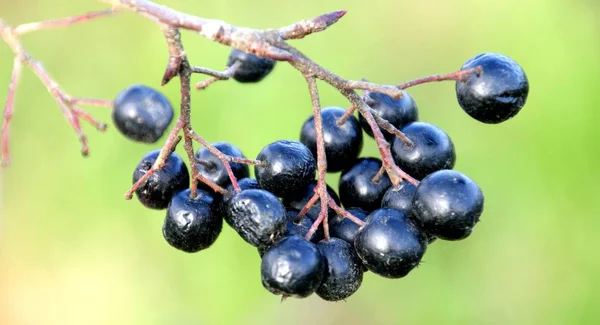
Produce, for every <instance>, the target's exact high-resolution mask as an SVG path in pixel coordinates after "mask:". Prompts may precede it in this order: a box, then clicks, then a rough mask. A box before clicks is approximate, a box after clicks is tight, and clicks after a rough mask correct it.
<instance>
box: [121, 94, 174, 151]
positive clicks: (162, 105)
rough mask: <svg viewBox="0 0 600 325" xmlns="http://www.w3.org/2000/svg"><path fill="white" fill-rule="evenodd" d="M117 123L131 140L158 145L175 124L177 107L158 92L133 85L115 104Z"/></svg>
mask: <svg viewBox="0 0 600 325" xmlns="http://www.w3.org/2000/svg"><path fill="white" fill-rule="evenodd" d="M112 118H113V122H114V123H115V125H116V126H117V129H118V130H119V131H120V132H121V133H122V134H123V135H124V136H126V137H127V138H129V139H131V140H133V141H138V142H144V143H154V142H156V141H158V139H160V137H162V135H163V133H165V130H166V129H167V127H168V126H169V124H171V121H172V120H173V107H172V106H171V103H169V100H167V98H166V97H165V96H164V95H163V94H161V93H159V92H158V91H156V90H154V89H152V88H150V87H146V86H142V85H133V86H131V87H129V88H127V89H125V90H123V91H121V92H120V93H119V94H118V95H117V98H116V99H115V102H114V108H113V111H112Z"/></svg>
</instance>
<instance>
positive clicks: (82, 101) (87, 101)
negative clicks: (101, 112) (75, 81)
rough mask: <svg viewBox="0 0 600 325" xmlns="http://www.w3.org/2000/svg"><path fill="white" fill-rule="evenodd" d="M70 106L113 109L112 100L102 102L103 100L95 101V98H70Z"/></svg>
mask: <svg viewBox="0 0 600 325" xmlns="http://www.w3.org/2000/svg"><path fill="white" fill-rule="evenodd" d="M69 103H70V104H71V105H86V106H98V107H107V108H113V105H114V102H113V101H112V100H103V99H95V98H80V97H71V100H70V101H69Z"/></svg>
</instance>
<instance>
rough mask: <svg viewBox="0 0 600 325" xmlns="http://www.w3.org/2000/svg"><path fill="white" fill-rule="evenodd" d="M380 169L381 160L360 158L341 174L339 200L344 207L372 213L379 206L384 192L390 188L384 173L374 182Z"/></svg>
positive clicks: (388, 180) (390, 184)
mask: <svg viewBox="0 0 600 325" xmlns="http://www.w3.org/2000/svg"><path fill="white" fill-rule="evenodd" d="M379 169H381V160H379V159H377V158H361V159H359V160H358V161H357V162H356V164H354V166H352V167H351V168H350V169H347V170H345V171H344V172H343V173H342V177H341V178H340V184H339V189H340V190H339V194H340V200H341V201H342V204H343V205H344V206H345V207H357V208H362V209H365V210H367V211H373V210H375V209H377V208H379V207H380V206H381V199H382V198H383V195H384V194H385V191H387V189H388V188H389V187H390V186H392V182H390V178H389V177H388V175H387V174H386V173H384V174H383V176H382V177H381V178H380V179H379V181H377V182H374V181H373V178H374V177H375V176H376V175H377V173H378V172H379Z"/></svg>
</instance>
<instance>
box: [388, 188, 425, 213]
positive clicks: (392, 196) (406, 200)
mask: <svg viewBox="0 0 600 325" xmlns="http://www.w3.org/2000/svg"><path fill="white" fill-rule="evenodd" d="M416 188H417V187H416V186H414V185H413V184H411V183H409V182H407V181H403V182H402V183H400V184H398V187H393V186H392V187H390V188H389V189H388V190H387V192H385V195H384V196H383V200H381V207H382V208H391V209H397V210H400V211H403V212H404V213H406V214H410V213H411V210H412V198H413V195H414V193H415V189H416Z"/></svg>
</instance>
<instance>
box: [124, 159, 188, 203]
mask: <svg viewBox="0 0 600 325" xmlns="http://www.w3.org/2000/svg"><path fill="white" fill-rule="evenodd" d="M159 153H160V150H154V151H151V152H149V153H147V154H146V155H145V156H144V157H143V158H142V160H141V161H140V163H139V164H138V165H137V167H136V168H135V171H134V172H133V183H134V184H135V183H136V182H137V181H138V180H139V179H140V178H142V177H143V176H144V175H145V174H146V172H148V171H149V170H150V169H151V168H152V165H153V164H154V162H155V161H156V159H157V158H158V155H159ZM189 186H190V175H189V173H188V169H187V167H186V165H185V163H184V162H183V160H182V159H181V157H179V155H178V154H176V153H172V154H171V155H170V156H169V157H168V158H167V160H166V161H165V166H164V167H163V168H161V169H159V170H158V171H156V172H155V173H154V174H152V176H150V177H149V178H148V179H147V180H146V181H145V182H144V183H143V184H142V185H141V186H140V187H139V188H138V189H137V191H135V194H136V195H137V198H138V199H139V200H140V202H142V204H143V205H144V206H146V207H148V208H151V209H159V210H161V209H165V208H166V207H167V206H168V205H169V202H170V201H171V198H172V197H173V195H175V194H176V193H178V192H180V191H183V190H185V189H187V188H188V187H189Z"/></svg>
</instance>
